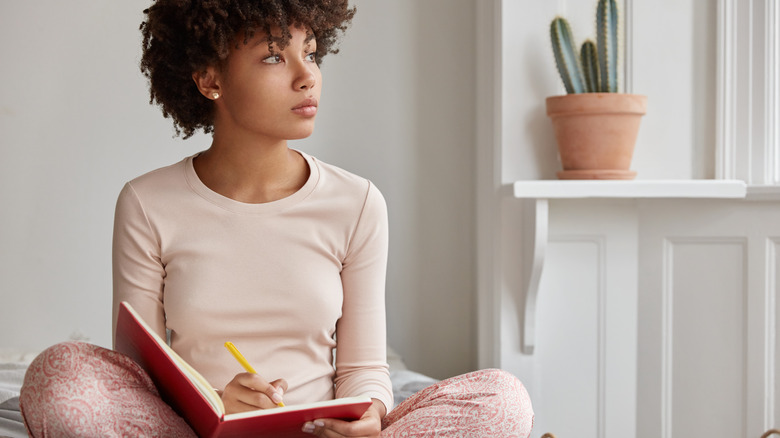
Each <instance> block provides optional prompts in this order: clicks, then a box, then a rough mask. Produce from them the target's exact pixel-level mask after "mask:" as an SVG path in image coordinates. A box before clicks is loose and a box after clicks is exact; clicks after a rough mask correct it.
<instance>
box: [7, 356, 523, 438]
mask: <svg viewBox="0 0 780 438" xmlns="http://www.w3.org/2000/svg"><path fill="white" fill-rule="evenodd" d="M20 407H21V411H22V416H23V417H24V421H25V426H26V427H27V430H28V433H29V434H30V436H31V437H36V438H42V437H58V438H59V437H166V438H177V437H188V438H189V437H194V436H195V434H194V433H193V432H192V430H191V429H190V428H189V426H188V425H187V423H186V422H185V421H184V420H183V419H182V418H181V417H179V416H178V415H177V414H176V413H175V412H174V411H173V410H172V409H171V408H170V407H169V406H168V405H167V404H165V402H163V401H162V399H160V396H159V394H158V392H157V389H156V388H155V386H154V384H153V383H152V381H151V379H150V378H149V376H148V375H147V374H146V373H145V372H144V371H143V370H142V369H141V368H140V367H139V366H138V365H137V364H136V363H135V362H133V360H132V359H130V358H128V357H127V356H124V355H122V354H119V353H116V352H114V351H111V350H107V349H104V348H101V347H98V346H95V345H91V344H86V343H80V342H67V343H63V344H58V345H55V346H53V347H51V348H49V349H47V350H46V351H44V352H43V353H41V355H40V356H38V357H37V358H36V359H35V360H34V361H33V363H32V364H30V368H29V369H28V371H27V374H26V375H25V378H24V384H23V386H22V393H21V397H20ZM532 426H533V410H532V408H531V400H530V398H529V397H528V393H527V392H526V390H525V388H524V387H523V385H522V383H520V381H519V380H518V379H517V378H516V377H514V376H513V375H511V374H509V373H507V372H504V371H500V370H483V371H477V372H473V373H469V374H464V375H461V376H457V377H453V378H451V379H448V380H444V381H442V382H439V383H437V384H434V385H432V386H430V387H428V388H426V389H423V390H422V391H420V392H418V393H416V394H414V395H412V396H411V397H409V398H408V399H407V400H405V401H404V402H402V403H401V404H399V405H398V406H397V407H396V408H395V409H393V410H392V411H390V412H389V413H388V414H387V416H386V417H385V419H384V421H383V424H382V427H383V431H382V437H383V438H384V437H387V438H392V437H477V438H478V437H491V438H500V437H528V436H529V435H530V433H531V428H532Z"/></svg>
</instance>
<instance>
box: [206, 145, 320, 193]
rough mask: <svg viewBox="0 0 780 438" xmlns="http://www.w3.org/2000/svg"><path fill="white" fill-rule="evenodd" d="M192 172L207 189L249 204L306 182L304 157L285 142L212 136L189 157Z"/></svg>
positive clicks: (307, 168)
mask: <svg viewBox="0 0 780 438" xmlns="http://www.w3.org/2000/svg"><path fill="white" fill-rule="evenodd" d="M193 166H194V167H195V172H196V173H197V174H198V177H199V178H200V180H201V181H202V182H203V184H205V185H206V186H207V187H208V188H210V189H211V190H213V191H215V192H217V193H219V194H221V195H223V196H226V197H228V198H231V199H234V200H236V201H240V202H245V203H249V204H260V203H266V202H271V201H276V200H279V199H282V198H286V197H287V196H290V195H292V194H293V193H295V192H296V191H298V190H299V189H300V188H301V187H303V185H304V184H305V183H306V180H307V179H308V177H309V167H308V164H307V163H306V160H305V159H304V158H303V157H302V156H301V155H300V154H299V153H297V152H295V151H293V150H290V149H289V148H288V147H287V142H286V141H284V140H282V141H277V142H273V143H259V142H255V143H250V142H239V141H234V142H231V141H230V140H228V139H224V138H221V137H219V136H217V135H215V136H214V141H213V142H212V144H211V147H210V148H209V149H208V150H206V151H204V152H203V153H201V154H199V155H198V156H197V157H196V158H195V160H194V161H193Z"/></svg>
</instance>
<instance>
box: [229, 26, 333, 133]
mask: <svg viewBox="0 0 780 438" xmlns="http://www.w3.org/2000/svg"><path fill="white" fill-rule="evenodd" d="M290 33H291V34H292V38H291V40H290V42H289V44H288V45H287V46H286V47H285V48H284V50H279V48H278V47H277V46H276V45H272V46H271V48H270V49H269V47H268V41H267V39H266V36H265V35H256V36H255V37H254V38H253V39H251V40H250V41H249V42H248V44H243V41H239V44H238V45H237V46H238V47H237V48H236V47H233V48H232V50H231V52H230V54H229V55H228V58H227V60H226V62H225V65H224V66H223V67H222V68H221V69H220V70H219V71H218V73H217V77H218V83H219V88H220V89H219V93H220V97H219V98H218V99H216V100H215V118H214V121H215V130H219V129H231V130H233V133H234V134H236V133H239V132H240V133H242V134H249V135H253V136H260V137H266V138H268V139H271V140H292V139H299V138H305V137H308V136H309V135H311V133H312V131H313V130H314V118H315V116H316V114H317V105H318V102H319V99H320V91H321V89H322V73H321V72H320V69H319V67H318V66H317V62H316V59H315V55H314V53H315V51H316V49H317V41H316V40H315V39H314V36H313V35H312V34H311V33H307V32H306V30H305V29H303V28H298V27H290ZM235 130H238V132H237V131H235Z"/></svg>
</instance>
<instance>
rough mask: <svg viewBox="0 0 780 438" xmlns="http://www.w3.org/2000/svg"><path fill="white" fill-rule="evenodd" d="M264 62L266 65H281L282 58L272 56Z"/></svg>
mask: <svg viewBox="0 0 780 438" xmlns="http://www.w3.org/2000/svg"><path fill="white" fill-rule="evenodd" d="M263 62H264V63H266V64H279V63H280V62H282V57H281V56H280V55H271V56H269V57H267V58H264V59H263Z"/></svg>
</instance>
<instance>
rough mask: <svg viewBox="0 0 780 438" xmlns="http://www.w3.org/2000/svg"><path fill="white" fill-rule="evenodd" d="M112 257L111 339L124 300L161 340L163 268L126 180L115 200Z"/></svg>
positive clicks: (162, 335) (155, 239) (156, 239)
mask: <svg viewBox="0 0 780 438" xmlns="http://www.w3.org/2000/svg"><path fill="white" fill-rule="evenodd" d="M112 260H113V283H114V305H113V328H114V336H113V338H114V339H115V338H116V317H117V314H118V312H119V303H121V302H122V301H127V302H129V303H130V305H132V306H133V309H135V310H136V312H138V313H139V314H140V315H141V317H142V318H143V319H144V321H146V322H147V323H148V324H149V325H150V326H151V327H152V329H154V331H155V332H156V333H157V334H158V335H159V336H160V337H162V338H163V339H165V311H164V310H163V303H162V293H163V281H164V278H165V267H164V266H163V263H162V260H161V254H160V243H159V241H158V238H157V237H156V236H155V233H154V232H153V230H152V226H151V225H150V223H149V221H148V219H147V215H146V212H145V211H144V209H143V206H142V204H141V201H140V200H139V199H138V196H137V194H136V192H135V191H134V190H133V187H132V186H131V185H130V183H128V184H126V185H125V186H124V188H123V189H122V191H121V192H120V194H119V198H118V199H117V204H116V211H115V213H114V238H113V248H112Z"/></svg>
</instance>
